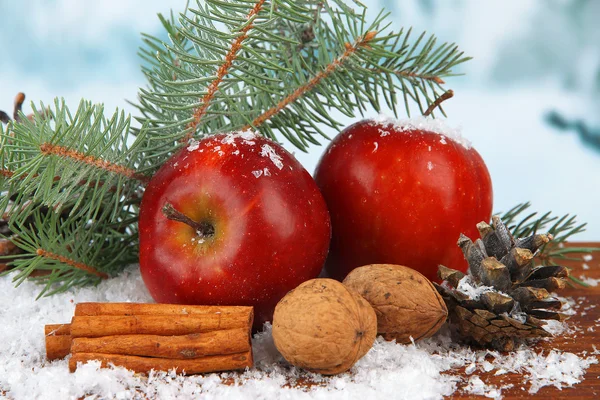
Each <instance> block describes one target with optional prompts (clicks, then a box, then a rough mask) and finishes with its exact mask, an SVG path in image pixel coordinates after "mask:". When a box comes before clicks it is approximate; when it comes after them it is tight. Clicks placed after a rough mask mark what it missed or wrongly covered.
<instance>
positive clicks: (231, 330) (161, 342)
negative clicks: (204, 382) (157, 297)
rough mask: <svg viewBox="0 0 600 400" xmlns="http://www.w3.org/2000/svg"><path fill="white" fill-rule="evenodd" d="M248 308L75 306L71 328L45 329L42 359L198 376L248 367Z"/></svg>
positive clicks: (72, 365)
mask: <svg viewBox="0 0 600 400" xmlns="http://www.w3.org/2000/svg"><path fill="white" fill-rule="evenodd" d="M253 318H254V314H253V309H252V307H237V306H187V305H186V306H183V305H174V304H140V303H79V304H77V305H76V307H75V316H74V317H73V319H72V320H71V323H70V324H58V325H46V326H45V335H46V357H47V358H48V360H56V359H60V358H64V357H66V356H67V355H68V354H71V358H70V360H69V369H70V370H71V372H73V371H75V369H76V368H77V365H78V363H80V362H87V361H90V360H99V361H101V363H102V366H103V367H105V366H107V365H109V364H114V365H117V366H122V367H125V368H127V369H130V370H133V371H135V372H138V373H148V372H149V371H150V370H153V369H154V370H160V371H168V370H172V369H175V370H176V372H177V373H185V374H198V373H207V372H217V371H230V370H238V369H245V368H246V367H251V366H252V345H251V330H252V322H253Z"/></svg>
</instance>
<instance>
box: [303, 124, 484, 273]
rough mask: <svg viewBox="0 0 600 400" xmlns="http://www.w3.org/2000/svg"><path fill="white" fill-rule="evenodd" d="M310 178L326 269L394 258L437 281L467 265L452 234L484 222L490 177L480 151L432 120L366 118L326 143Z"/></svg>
mask: <svg viewBox="0 0 600 400" xmlns="http://www.w3.org/2000/svg"><path fill="white" fill-rule="evenodd" d="M315 180H316V181H317V185H318V186H319V188H320V189H321V192H322V193H323V195H324V197H325V201H326V202H327V205H328V208H329V212H330V215H331V225H332V239H331V249H330V254H329V259H328V261H327V265H326V270H327V271H328V273H329V274H330V275H331V276H332V277H334V278H337V279H343V278H344V277H345V276H346V275H347V274H348V273H349V272H350V271H351V270H352V269H354V268H356V267H359V266H362V265H367V264H400V265H405V266H408V267H411V268H414V269H416V270H417V271H419V272H421V273H422V274H423V275H425V276H426V277H427V278H429V279H431V280H437V277H436V275H437V267H438V265H439V264H442V265H445V266H448V267H450V268H453V269H458V270H462V271H466V269H467V263H466V261H465V260H464V258H463V255H462V252H461V250H460V248H459V247H458V246H457V244H456V243H457V240H458V238H459V236H460V234H461V233H464V234H465V235H467V236H468V237H475V236H476V235H478V232H477V229H476V224H477V223H478V222H480V221H489V219H490V217H491V212H492V184H491V180H490V175H489V173H488V170H487V168H486V166H485V163H484V162H483V160H482V159H481V156H480V155H479V154H478V153H477V151H475V149H473V148H471V147H470V144H469V143H468V142H467V141H466V140H464V139H462V138H461V137H460V136H459V135H457V134H455V133H454V132H453V131H452V130H449V129H448V128H446V127H444V126H443V124H442V123H441V122H439V121H437V120H432V119H426V118H422V119H418V120H409V121H405V122H400V121H395V120H391V119H385V118H380V119H379V120H364V121H361V122H358V123H356V124H354V125H352V126H350V127H348V128H346V129H345V130H344V131H343V132H341V133H340V134H339V135H338V136H337V137H336V138H335V139H334V140H333V141H332V142H331V143H330V145H329V147H328V148H327V149H326V150H325V152H324V155H323V157H322V158H321V160H320V161H319V164H318V166H317V170H316V172H315Z"/></svg>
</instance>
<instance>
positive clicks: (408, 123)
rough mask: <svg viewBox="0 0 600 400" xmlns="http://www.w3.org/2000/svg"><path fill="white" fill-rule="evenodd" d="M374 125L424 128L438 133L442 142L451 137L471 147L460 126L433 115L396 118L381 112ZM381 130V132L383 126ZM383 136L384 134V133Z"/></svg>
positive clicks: (398, 129) (404, 128)
mask: <svg viewBox="0 0 600 400" xmlns="http://www.w3.org/2000/svg"><path fill="white" fill-rule="evenodd" d="M371 121H372V123H373V124H374V125H377V126H379V125H383V126H384V127H388V126H392V127H393V128H394V129H395V130H396V131H400V132H406V131H409V130H410V131H412V130H422V131H428V132H434V133H438V134H439V135H440V143H442V144H447V143H448V142H447V141H446V139H450V140H452V141H453V142H455V143H458V144H460V145H461V146H463V147H464V148H466V149H470V148H471V142H470V141H468V140H467V139H465V138H464V137H463V136H462V135H461V133H460V129H458V128H451V127H450V126H448V124H447V123H446V121H445V120H443V119H441V118H432V117H416V118H410V119H395V118H392V117H389V116H387V115H385V114H379V115H378V116H377V117H376V118H373V119H372V120H371ZM379 129H380V132H381V128H379ZM382 136H383V135H382Z"/></svg>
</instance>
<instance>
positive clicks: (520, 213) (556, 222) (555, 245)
mask: <svg viewBox="0 0 600 400" xmlns="http://www.w3.org/2000/svg"><path fill="white" fill-rule="evenodd" d="M530 207H531V204H530V203H529V202H527V203H521V204H518V205H516V206H515V207H513V208H511V209H510V210H508V211H507V212H505V213H502V214H501V218H502V221H503V222H504V223H505V224H506V226H507V227H508V228H509V229H510V231H511V233H512V234H513V236H514V237H526V236H530V235H534V234H536V233H538V232H542V231H544V232H547V233H550V234H551V235H552V236H553V240H552V241H550V242H549V243H547V244H545V245H544V246H542V247H541V248H540V250H539V253H538V254H537V256H536V259H537V261H538V262H539V263H541V264H542V265H555V264H557V263H559V262H560V260H571V261H581V262H583V261H584V259H583V257H584V256H585V255H586V254H591V253H593V252H600V247H589V246H581V247H564V243H565V242H567V241H568V240H570V239H571V238H572V237H573V236H574V235H577V234H578V233H581V232H583V231H585V227H586V225H587V224H586V223H581V224H579V223H577V220H576V216H575V215H573V216H571V215H569V214H566V215H563V216H562V217H558V216H556V215H552V213H551V212H547V213H544V214H542V215H539V213H537V212H531V213H528V212H527V210H528V209H529V208H530ZM571 279H572V280H573V281H574V282H576V283H579V282H578V279H576V278H574V277H572V278H571Z"/></svg>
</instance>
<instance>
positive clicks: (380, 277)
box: [344, 264, 448, 343]
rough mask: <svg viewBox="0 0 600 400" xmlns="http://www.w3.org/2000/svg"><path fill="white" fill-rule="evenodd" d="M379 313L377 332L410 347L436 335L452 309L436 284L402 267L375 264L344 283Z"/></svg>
mask: <svg viewBox="0 0 600 400" xmlns="http://www.w3.org/2000/svg"><path fill="white" fill-rule="evenodd" d="M344 284H345V285H346V286H348V287H349V288H352V289H354V290H356V291H357V292H358V293H359V294H360V295H361V296H363V297H364V298H365V299H366V300H367V301H368V302H369V303H371V305H372V306H373V308H374V309H375V313H376V314H377V332H378V333H379V334H380V335H382V336H383V337H384V338H385V339H386V340H394V339H395V340H396V341H397V342H398V343H410V341H411V338H413V339H414V340H419V339H423V338H427V337H430V336H432V335H433V334H434V333H436V332H437V331H438V330H439V329H440V327H441V326H442V325H443V324H444V322H445V321H446V318H447V317H448V309H447V308H446V304H445V303H444V300H443V299H442V297H441V296H440V295H439V293H438V292H437V290H436V289H435V287H434V286H433V284H432V283H431V282H430V281H429V280H428V279H427V278H425V277H424V276H423V275H421V274H420V273H419V272H417V271H415V270H413V269H411V268H408V267H403V266H401V265H391V264H374V265H367V266H364V267H360V268H356V269H355V270H353V271H352V272H350V274H349V275H348V276H347V277H346V279H344Z"/></svg>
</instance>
